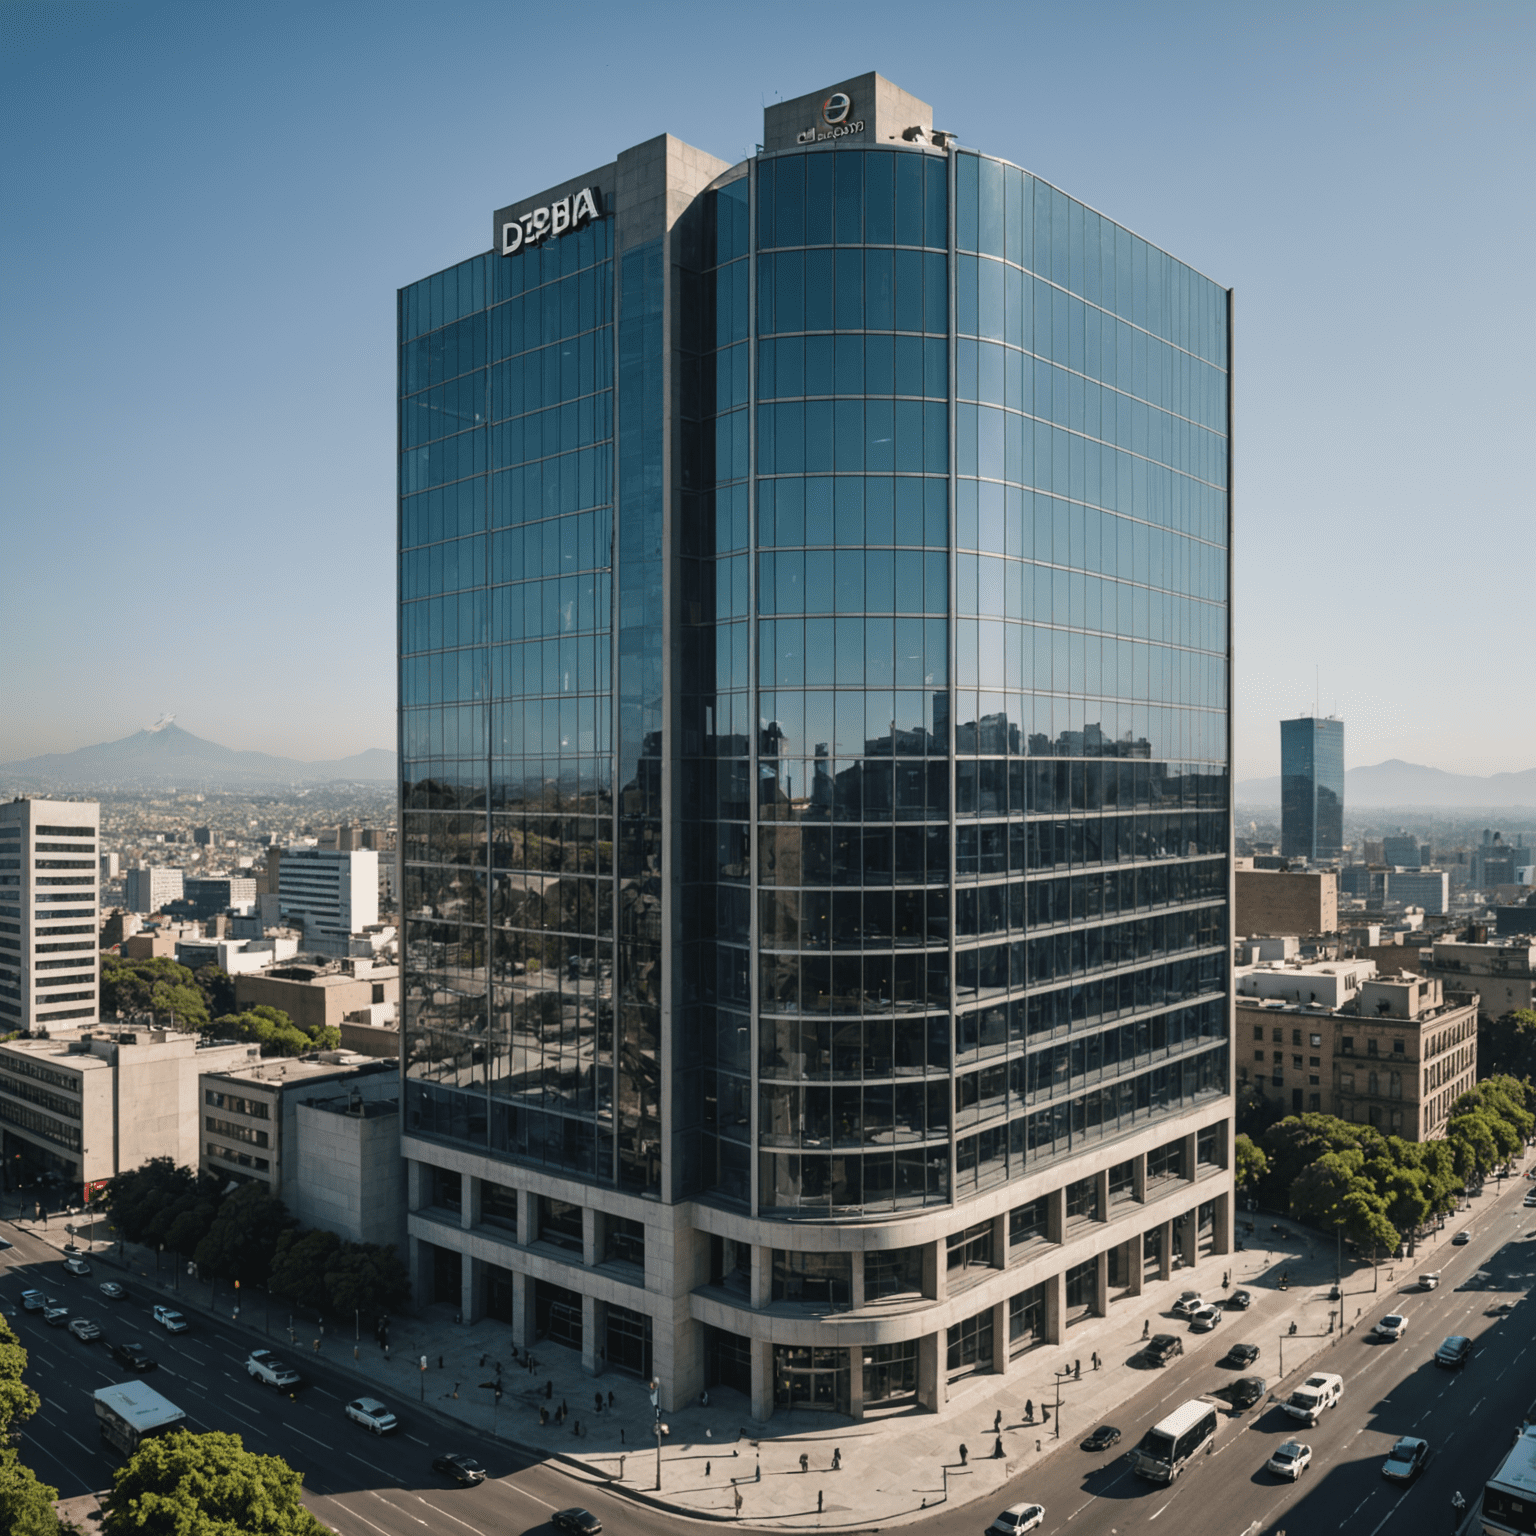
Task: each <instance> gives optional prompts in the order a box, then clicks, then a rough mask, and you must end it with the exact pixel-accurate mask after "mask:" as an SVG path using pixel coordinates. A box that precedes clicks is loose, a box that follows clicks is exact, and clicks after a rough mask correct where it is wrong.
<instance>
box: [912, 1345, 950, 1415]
mask: <svg viewBox="0 0 1536 1536" xmlns="http://www.w3.org/2000/svg"><path fill="white" fill-rule="evenodd" d="M944 1347H945V1345H944V1335H943V1334H941V1333H927V1334H924V1335H923V1337H922V1338H920V1339H919V1340H918V1341H917V1400H918V1402H920V1403H921V1404H922V1405H923V1407H924V1408H926V1409H927V1410H928V1411H929V1412H930V1413H937V1412H938V1411H939V1410H940V1409H941V1408H942V1407H943V1406H944V1403H945V1401H946V1399H947V1398H948V1396H949V1393H948V1390H947V1388H948V1382H947V1380H946V1379H945V1370H944Z"/></svg>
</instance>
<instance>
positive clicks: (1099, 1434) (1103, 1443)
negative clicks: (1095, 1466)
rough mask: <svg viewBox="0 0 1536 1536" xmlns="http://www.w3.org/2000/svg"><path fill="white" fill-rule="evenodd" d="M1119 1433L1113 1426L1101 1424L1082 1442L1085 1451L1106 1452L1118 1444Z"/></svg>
mask: <svg viewBox="0 0 1536 1536" xmlns="http://www.w3.org/2000/svg"><path fill="white" fill-rule="evenodd" d="M1119 1439H1120V1431H1119V1430H1118V1429H1116V1428H1115V1426H1114V1425H1113V1424H1101V1425H1099V1427H1098V1428H1097V1429H1096V1430H1094V1432H1093V1433H1092V1434H1091V1435H1089V1436H1088V1438H1087V1439H1086V1440H1084V1441H1083V1449H1084V1450H1085V1451H1107V1450H1108V1449H1109V1448H1110V1446H1112V1445H1115V1444H1117V1443H1118V1442H1119Z"/></svg>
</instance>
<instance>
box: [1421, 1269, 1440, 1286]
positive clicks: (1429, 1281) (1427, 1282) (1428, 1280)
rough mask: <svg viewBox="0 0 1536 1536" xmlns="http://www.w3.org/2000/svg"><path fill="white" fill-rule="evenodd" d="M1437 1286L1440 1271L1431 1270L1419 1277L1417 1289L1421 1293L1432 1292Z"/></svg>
mask: <svg viewBox="0 0 1536 1536" xmlns="http://www.w3.org/2000/svg"><path fill="white" fill-rule="evenodd" d="M1439 1284H1440V1271H1439V1270H1438V1269H1432V1270H1430V1271H1429V1272H1428V1273H1427V1274H1423V1275H1420V1276H1419V1289H1420V1290H1421V1291H1432V1290H1434V1288H1435V1287H1436V1286H1437V1285H1439Z"/></svg>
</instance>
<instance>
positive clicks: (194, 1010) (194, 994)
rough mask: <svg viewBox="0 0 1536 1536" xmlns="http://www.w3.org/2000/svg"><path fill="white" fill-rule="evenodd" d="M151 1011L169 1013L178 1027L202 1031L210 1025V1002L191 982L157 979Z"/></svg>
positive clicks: (152, 993)
mask: <svg viewBox="0 0 1536 1536" xmlns="http://www.w3.org/2000/svg"><path fill="white" fill-rule="evenodd" d="M149 1007H150V1011H151V1012H152V1013H155V1014H169V1015H170V1017H171V1021H172V1023H173V1024H174V1025H175V1026H176V1028H177V1029H185V1030H197V1031H201V1030H204V1029H206V1028H207V1027H208V1004H207V1003H205V1002H204V1001H203V994H202V993H201V992H199V991H198V990H197V988H196V987H194V986H192V985H190V984H189V983H183V982H171V981H157V982H156V983H155V986H154V990H153V991H152V992H151V993H150V995H149Z"/></svg>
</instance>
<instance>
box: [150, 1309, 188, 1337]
mask: <svg viewBox="0 0 1536 1536" xmlns="http://www.w3.org/2000/svg"><path fill="white" fill-rule="evenodd" d="M154 1319H155V1321H156V1322H157V1323H159V1324H160V1326H161V1327H162V1328H164V1329H165V1331H166V1332H167V1333H185V1332H186V1331H187V1320H186V1318H184V1317H183V1316H182V1315H181V1313H180V1312H178V1311H177V1310H176V1309H175V1308H174V1307H156V1308H155V1310H154Z"/></svg>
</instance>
